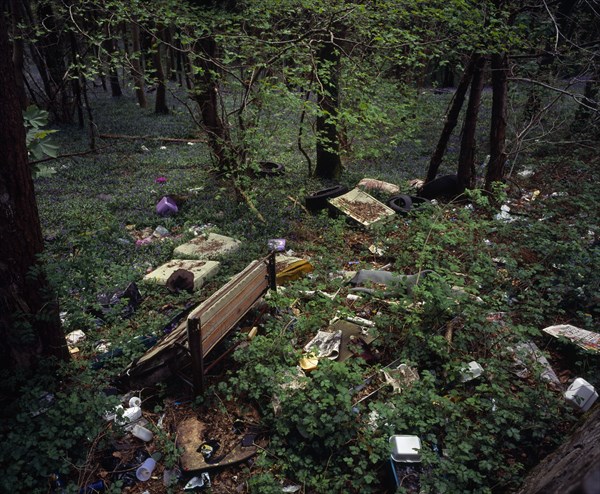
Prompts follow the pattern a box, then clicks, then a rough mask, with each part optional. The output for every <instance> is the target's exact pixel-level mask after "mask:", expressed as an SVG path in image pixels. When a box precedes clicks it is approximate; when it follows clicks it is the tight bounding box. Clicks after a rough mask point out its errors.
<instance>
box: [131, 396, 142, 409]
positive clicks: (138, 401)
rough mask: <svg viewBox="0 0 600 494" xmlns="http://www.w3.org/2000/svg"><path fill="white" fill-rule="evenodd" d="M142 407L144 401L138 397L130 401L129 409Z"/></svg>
mask: <svg viewBox="0 0 600 494" xmlns="http://www.w3.org/2000/svg"><path fill="white" fill-rule="evenodd" d="M141 406H142V400H141V399H140V398H138V397H137V396H132V397H131V398H130V399H129V407H130V408H133V407H141Z"/></svg>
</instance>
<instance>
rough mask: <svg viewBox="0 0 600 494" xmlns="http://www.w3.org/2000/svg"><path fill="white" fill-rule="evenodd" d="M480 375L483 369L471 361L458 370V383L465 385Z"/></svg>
mask: <svg viewBox="0 0 600 494" xmlns="http://www.w3.org/2000/svg"><path fill="white" fill-rule="evenodd" d="M482 374H483V367H481V365H479V364H478V363H477V362H475V361H472V362H469V363H468V364H467V365H466V367H463V368H462V369H461V370H460V381H461V382H463V383H466V382H468V381H472V380H473V379H477V378H478V377H479V376H481V375H482Z"/></svg>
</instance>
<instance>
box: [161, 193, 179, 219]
mask: <svg viewBox="0 0 600 494" xmlns="http://www.w3.org/2000/svg"><path fill="white" fill-rule="evenodd" d="M178 211H179V208H178V207H177V204H176V203H175V201H174V200H173V199H172V198H171V197H169V196H164V197H163V198H162V199H161V200H160V201H158V203H157V204H156V212H157V213H158V214H159V215H160V216H172V215H174V214H176V213H177V212H178Z"/></svg>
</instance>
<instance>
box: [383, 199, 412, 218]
mask: <svg viewBox="0 0 600 494" xmlns="http://www.w3.org/2000/svg"><path fill="white" fill-rule="evenodd" d="M387 204H388V206H389V207H390V208H392V209H393V210H394V211H396V213H398V214H403V215H406V214H408V212H409V211H410V210H411V209H412V206H413V202H412V199H411V198H410V196H407V195H404V194H400V195H397V196H393V197H390V199H389V200H388V203H387Z"/></svg>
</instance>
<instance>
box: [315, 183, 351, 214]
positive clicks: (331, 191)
mask: <svg viewBox="0 0 600 494" xmlns="http://www.w3.org/2000/svg"><path fill="white" fill-rule="evenodd" d="M346 192H348V187H346V186H345V185H334V186H333V187H327V188H326V189H321V190H319V191H317V192H315V193H314V194H311V195H309V196H306V197H305V198H304V204H305V205H306V209H308V210H309V211H310V212H311V213H316V212H317V211H321V210H322V209H326V208H327V207H328V206H329V204H328V203H327V199H332V198H334V197H338V196H341V195H342V194H345V193H346Z"/></svg>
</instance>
